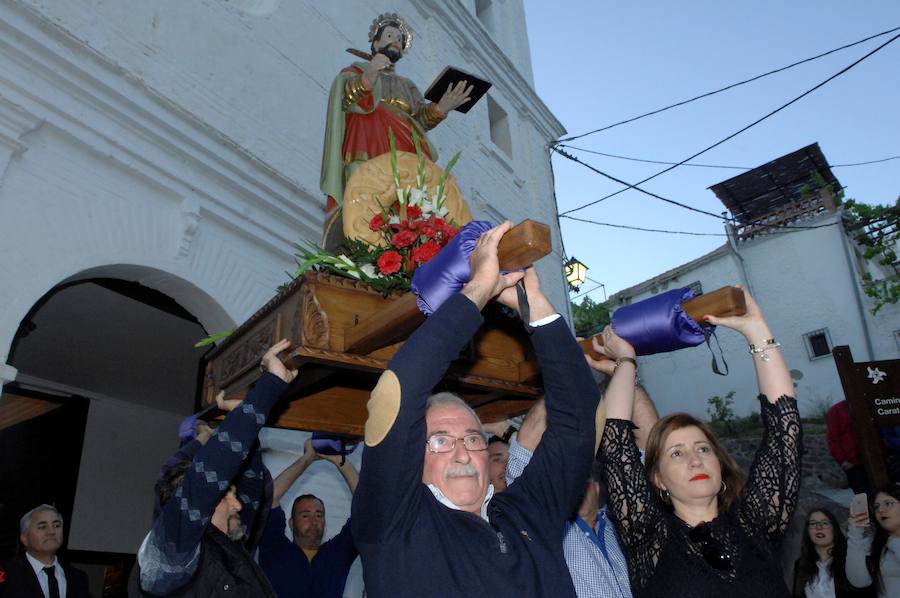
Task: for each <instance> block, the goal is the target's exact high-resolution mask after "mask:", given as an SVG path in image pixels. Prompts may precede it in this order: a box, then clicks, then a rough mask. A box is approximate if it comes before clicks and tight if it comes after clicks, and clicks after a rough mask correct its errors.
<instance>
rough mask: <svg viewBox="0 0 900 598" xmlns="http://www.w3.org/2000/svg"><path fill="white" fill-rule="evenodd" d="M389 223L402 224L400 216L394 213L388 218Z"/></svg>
mask: <svg viewBox="0 0 900 598" xmlns="http://www.w3.org/2000/svg"><path fill="white" fill-rule="evenodd" d="M388 224H400V216H397V215H396V214H392V215H391V217H390V218H388Z"/></svg>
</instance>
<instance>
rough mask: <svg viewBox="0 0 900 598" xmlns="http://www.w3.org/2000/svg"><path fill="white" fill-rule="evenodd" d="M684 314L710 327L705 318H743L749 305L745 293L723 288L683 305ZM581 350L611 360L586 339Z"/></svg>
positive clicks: (597, 337)
mask: <svg viewBox="0 0 900 598" xmlns="http://www.w3.org/2000/svg"><path fill="white" fill-rule="evenodd" d="M681 308H682V309H683V310H684V312H685V313H686V314H687V315H688V316H690V318H691V319H692V320H694V321H695V322H697V323H698V324H700V325H701V326H709V324H707V323H706V322H704V321H703V316H706V315H711V316H718V317H720V318H724V317H726V316H742V315H744V314H745V313H747V304H746V303H745V301H744V293H743V291H741V290H740V289H738V288H736V287H722V288H721V289H717V290H715V291H713V292H712V293H707V294H705V295H700V296H699V297H694V298H693V299H689V300H688V301H685V302H684V303H682V304H681ZM594 338H596V339H597V343H598V344H600V345H602V344H603V337H602V336H601V335H599V334H598V335H597V336H596V337H594ZM578 344H579V345H581V349H582V350H583V351H584V352H585V353H587V354H588V355H590V356H591V358H592V359H597V360H601V359H609V357H607V356H606V355H602V354H600V353H597V352H596V351H594V347H593V345H591V339H589V338H586V339H583V340H580V341H578Z"/></svg>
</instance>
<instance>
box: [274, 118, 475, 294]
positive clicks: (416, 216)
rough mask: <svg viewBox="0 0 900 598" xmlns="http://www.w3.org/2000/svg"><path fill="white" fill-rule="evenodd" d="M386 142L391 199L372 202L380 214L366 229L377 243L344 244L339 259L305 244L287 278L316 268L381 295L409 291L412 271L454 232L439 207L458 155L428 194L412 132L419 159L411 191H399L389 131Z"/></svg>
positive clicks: (420, 157)
mask: <svg viewBox="0 0 900 598" xmlns="http://www.w3.org/2000/svg"><path fill="white" fill-rule="evenodd" d="M388 140H389V142H390V148H391V169H392V171H393V175H394V193H395V196H394V197H391V198H389V200H388V201H387V202H383V201H382V200H381V199H379V198H375V199H376V201H377V202H378V205H379V206H380V210H378V211H376V210H373V211H372V217H371V219H370V220H369V229H370V230H371V231H373V232H376V233H378V235H379V241H378V242H376V243H370V242H368V241H365V240H361V239H345V240H344V241H343V243H341V247H340V252H339V253H333V252H331V251H328V250H326V249H323V248H321V247H319V246H318V245H316V244H315V243H310V242H307V245H308V247H303V246H299V245H298V246H297V269H296V270H295V271H294V273H293V274H292V277H293V278H297V277H298V276H300V275H301V274H303V273H304V272H305V271H306V270H308V269H309V268H312V267H319V268H322V269H325V270H328V271H330V272H333V273H335V274H338V275H340V276H347V277H350V278H355V279H356V280H361V281H363V282H365V283H366V284H368V285H369V286H371V287H372V288H374V289H376V290H378V291H380V292H382V293H385V294H387V293H390V292H392V291H397V290H402V291H405V290H409V285H410V281H411V280H412V275H413V272H415V270H416V268H418V267H419V266H421V265H423V264H427V263H428V262H429V261H430V260H431V259H432V258H433V257H434V256H435V255H437V253H438V252H439V251H440V250H441V249H443V247H444V246H445V245H447V243H448V242H449V241H450V239H452V238H453V237H455V236H456V233H458V232H459V228H458V226H457V224H456V223H455V222H453V221H452V220H448V219H447V209H446V208H445V207H444V199H445V197H446V183H447V177H449V176H450V171H451V170H452V169H453V166H454V165H455V164H456V162H457V160H458V159H459V153H457V154H456V155H455V156H453V158H452V159H451V160H450V162H449V163H448V164H447V168H446V169H445V170H444V173H443V174H442V175H441V178H440V180H439V181H438V184H437V185H436V186H435V187H434V188H432V189H428V188H427V185H426V184H425V155H424V154H423V153H422V149H421V147H420V145H419V139H418V137H417V136H416V134H415V131H413V143H414V144H415V148H416V155H417V156H418V168H417V171H416V185H415V186H414V187H413V186H411V185H410V186H407V187H404V186H403V185H402V184H401V182H400V173H399V170H398V167H397V148H396V144H395V141H394V134H393V132H392V131H388Z"/></svg>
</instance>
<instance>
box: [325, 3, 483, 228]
mask: <svg viewBox="0 0 900 598" xmlns="http://www.w3.org/2000/svg"><path fill="white" fill-rule="evenodd" d="M412 38H413V36H412V31H410V28H409V26H408V25H407V23H406V21H404V20H403V19H402V18H401V17H399V16H398V15H396V14H393V13H388V14H383V15H380V16H379V17H378V18H376V19H375V20H374V21H373V22H372V26H371V28H370V29H369V41H370V42H371V55H369V54H367V53H364V52H360V51H358V50H348V51H349V52H351V53H352V54H354V55H356V56H358V57H361V58H364V59H366V61H365V62H355V63H353V64H352V65H350V66H348V67H347V68H345V69H343V70H342V71H341V72H340V74H338V76H337V77H336V78H335V80H334V83H333V84H332V86H331V94H330V96H329V98H328V114H327V122H326V126H325V145H324V151H323V155H322V175H321V180H320V187H321V189H322V191H323V192H324V193H325V194H326V195H327V196H328V206H327V208H326V210H328V211H330V212H331V211H332V210H333V208H335V207H337V206H341V205H342V204H343V194H344V186H345V184H346V182H347V179H348V178H349V177H350V175H351V174H352V173H353V172H354V171H355V170H356V168H357V167H358V166H359V165H360V164H361V163H362V162H365V161H366V160H369V159H371V158H375V157H377V156H380V155H382V154H385V153H388V152H389V151H390V147H389V144H388V131H389V130H391V131H393V134H394V138H395V141H396V148H397V150H398V151H401V152H411V153H412V152H415V151H416V150H415V147H414V144H413V131H415V132H416V134H417V136H418V138H419V140H420V141H422V151H423V152H424V153H425V155H426V157H427V158H428V159H429V160H431V161H432V162H435V161H436V160H437V157H438V156H437V150H436V149H435V148H434V146H433V145H432V144H431V142H429V141H428V137H427V135H426V131H429V130H431V129H433V128H434V127H436V126H437V125H439V124H440V123H441V122H442V121H443V120H444V119H445V118H446V117H447V114H448V113H449V112H450V111H451V110H454V109H457V108H460V107H462V106H464V105H466V104H467V103H469V102H471V104H474V103H475V101H477V97H474V96H472V91H473V85H471V84H469V83H468V82H467V81H466V80H458V79H457V80H455V81H454V80H453V79H449V81H451V82H452V83H450V84H446V85H444V86H443V92H442V93H441V95H440V96H439V97H438V99H437V101H430V102H429V101H426V99H425V98H424V97H423V96H422V93H421V92H420V91H419V89H418V88H417V87H416V85H415V84H414V83H413V82H412V81H410V80H409V79H407V78H405V77H402V76H400V75H398V74H397V73H396V64H397V62H398V61H399V60H400V59H401V58H402V57H403V55H404V54H405V53H406V52H407V51H408V50H409V49H410V47H411V46H412ZM442 75H443V73H442ZM436 83H439V82H436ZM485 83H486V82H485ZM432 88H435V85H432ZM485 90H486V89H485ZM482 93H483V92H482ZM427 95H431V93H430V92H429V94H427ZM476 95H478V93H477V90H476ZM333 215H334V214H333V213H332V216H333Z"/></svg>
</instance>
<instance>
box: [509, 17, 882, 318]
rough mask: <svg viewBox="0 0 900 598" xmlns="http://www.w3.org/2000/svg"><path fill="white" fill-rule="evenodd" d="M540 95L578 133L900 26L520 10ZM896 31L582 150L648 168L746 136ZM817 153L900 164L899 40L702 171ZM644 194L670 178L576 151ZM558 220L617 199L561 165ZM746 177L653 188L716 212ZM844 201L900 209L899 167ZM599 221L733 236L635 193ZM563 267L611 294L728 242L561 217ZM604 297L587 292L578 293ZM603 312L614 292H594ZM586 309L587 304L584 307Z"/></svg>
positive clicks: (868, 180)
mask: <svg viewBox="0 0 900 598" xmlns="http://www.w3.org/2000/svg"><path fill="white" fill-rule="evenodd" d="M525 7H526V13H527V19H528V35H529V40H530V44H531V52H532V62H533V69H534V78H535V87H536V89H537V92H538V94H539V95H540V96H541V98H542V99H543V100H544V102H545V103H546V104H547V106H549V108H550V109H551V110H552V111H553V113H554V114H555V115H556V117H557V118H558V119H559V120H560V121H561V122H562V123H563V125H564V126H565V127H566V129H567V130H568V132H569V135H574V134H579V133H584V132H587V131H589V130H592V129H595V128H598V127H601V126H605V125H608V124H611V123H614V122H617V121H620V120H623V119H625V118H629V117H632V116H636V115H638V114H641V113H643V112H648V111H650V110H654V109H657V108H660V107H663V106H666V105H668V104H672V103H675V102H677V101H680V100H683V99H687V98H690V97H692V96H695V95H699V94H700V93H703V92H706V91H711V90H713V89H717V88H719V87H723V86H725V85H727V84H730V83H734V82H737V81H740V80H743V79H747V78H750V77H752V76H755V75H758V74H761V73H763V72H765V71H769V70H772V69H775V68H778V67H781V66H785V65H787V64H790V63H792V62H795V61H798V60H801V59H804V58H807V57H811V56H814V55H816V54H819V53H822V52H825V51H828V50H831V49H833V48H836V47H838V46H842V45H844V44H848V43H851V42H855V41H857V40H860V39H862V38H865V37H868V36H870V35H873V34H876V33H879V32H882V31H885V30H888V29H892V28H894V27H900V1H897V0H879V1H872V2H867V1H859V2H839V1H836V0H819V1H813V0H797V1H792V2H783V1H775V0H762V1H755V2H736V1H730V2H729V1H722V0H692V1H691V2H670V1H664V0H648V1H644V2H608V1H562V2H545V1H543V0H525ZM897 33H900V31H898V32H895V33H893V34H890V35H886V36H882V37H879V38H876V39H873V40H871V41H868V42H866V43H865V44H862V45H858V46H854V47H853V48H849V49H846V50H842V51H840V52H837V53H834V54H832V55H830V56H827V57H825V58H821V59H819V60H816V61H813V62H810V63H807V64H804V65H801V66H799V67H795V68H793V69H790V70H788V71H785V72H783V73H780V74H776V75H772V76H770V77H766V78H765V79H762V80H760V81H757V82H754V83H750V84H747V85H744V86H741V87H738V88H736V89H733V90H730V91H727V92H723V93H721V94H718V95H715V96H713V97H711V98H707V99H704V100H700V101H697V102H694V103H692V104H689V105H687V106H683V107H680V108H675V109H673V110H670V111H668V112H665V113H663V114H659V115H656V116H651V117H648V118H645V119H642V120H640V121H638V122H635V123H631V124H627V125H622V126H620V127H617V128H614V129H611V130H609V131H606V132H603V133H597V134H595V135H591V136H588V137H585V138H583V139H579V140H577V141H572V142H571V144H572V145H575V146H578V147H582V148H587V149H592V150H596V151H601V152H604V153H612V154H620V155H624V156H631V157H637V158H643V159H651V160H661V161H670V162H678V161H681V160H683V159H684V158H686V157H688V156H690V155H691V154H693V153H695V152H697V151H699V150H701V149H703V148H705V147H707V146H709V145H711V144H712V143H714V142H716V141H718V140H720V139H721V138H723V137H726V136H727V135H730V134H731V133H733V132H734V131H737V130H738V129H740V128H742V127H744V126H746V125H748V124H750V123H751V122H753V121H754V120H756V119H757V118H759V117H761V116H763V115H765V114H766V113H768V112H769V111H771V110H773V109H774V108H777V107H778V106H780V105H782V104H784V103H786V102H787V101H789V100H791V99H793V98H794V97H796V96H798V95H800V94H801V93H803V92H804V91H806V90H807V89H809V88H811V87H813V86H815V85H817V84H818V83H820V82H821V81H823V80H824V79H826V78H828V77H829V76H831V75H833V74H834V73H836V72H838V71H839V70H841V69H842V68H844V67H846V66H847V65H849V64H850V63H852V62H853V61H855V60H856V59H858V58H860V57H861V56H863V55H864V54H866V53H868V52H869V51H871V50H873V49H874V48H876V47H877V46H878V45H880V44H882V43H884V42H885V41H887V40H889V39H890V38H891V37H893V35H896V34H897ZM813 142H818V143H819V145H820V147H821V148H822V151H823V152H824V154H825V157H826V158H827V159H828V161H829V163H830V164H845V163H852V162H863V161H868V160H876V159H880V158H884V157H888V156H896V155H900V39H898V40H896V41H894V42H893V43H891V44H889V45H888V46H887V47H885V48H884V49H882V50H881V51H879V52H877V53H876V54H874V55H873V56H871V57H870V58H868V59H866V60H865V61H863V62H862V63H860V64H859V65H858V66H856V67H854V68H853V69H851V70H850V71H848V72H847V73H845V74H843V75H841V76H840V77H838V78H837V79H835V80H833V81H832V82H830V83H828V84H827V85H826V86H825V87H823V88H821V89H819V90H817V91H815V92H813V93H812V94H811V95H809V96H807V97H805V98H803V99H801V100H800V101H798V102H797V103H795V104H793V105H792V106H790V107H788V108H787V109H785V110H783V111H782V112H780V113H778V114H776V115H775V116H773V117H771V118H769V119H768V120H766V121H764V122H763V123H761V124H759V125H757V126H755V127H753V128H752V129H750V130H748V131H747V132H745V133H743V134H741V135H739V136H738V137H736V138H734V139H732V140H731V141H728V142H726V143H725V144H723V145H721V146H719V147H717V148H715V149H713V150H711V151H709V152H707V153H706V154H704V155H703V156H701V157H699V158H697V159H696V160H695V162H697V163H703V164H721V165H734V166H749V167H754V166H758V165H760V164H763V163H765V162H768V161H769V160H772V159H775V158H777V157H779V156H782V155H784V154H786V153H789V152H791V151H794V150H797V149H800V148H801V147H804V146H806V145H808V144H810V143H813ZM573 153H575V154H576V155H578V156H579V157H580V158H582V159H584V160H585V161H587V162H589V163H591V164H593V165H595V166H596V167H597V168H599V169H601V170H603V171H605V172H607V173H609V174H611V175H613V176H616V177H618V178H620V179H623V180H626V181H629V182H632V183H634V182H637V181H639V180H641V179H643V178H645V177H647V176H650V175H651V174H654V173H655V172H657V171H659V170H662V169H663V168H664V166H662V165H653V164H642V163H637V162H629V161H625V160H620V159H614V158H607V157H602V156H596V155H590V154H586V153H580V152H573ZM553 166H554V171H555V177H556V192H557V201H558V204H559V210H560V212H563V211H565V210H568V209H571V208H574V207H576V206H578V205H581V204H584V203H586V202H588V201H591V200H593V199H598V198H600V197H602V196H604V195H606V194H608V193H611V192H613V191H616V190H618V189H620V188H621V185H618V184H616V183H614V182H612V181H609V180H607V179H604V178H602V177H601V176H599V175H597V174H594V173H592V172H590V171H588V170H587V169H585V168H583V167H582V166H579V165H577V164H574V163H572V162H570V161H568V160H566V159H564V158H561V157H559V156H556V157H554V158H553ZM740 172H742V171H739V170H726V169H717V168H716V169H714V168H693V167H685V166H682V167H679V168H676V169H675V170H673V171H671V172H669V173H667V174H664V175H662V176H660V177H658V178H656V179H654V180H652V181H650V182H648V183H646V184H644V185H643V187H644V188H645V189H647V190H648V191H652V192H654V193H657V194H659V195H662V196H664V197H668V198H671V199H674V200H677V201H680V202H682V203H685V204H689V205H691V206H694V207H697V208H700V209H703V210H708V211H711V212H715V213H719V212H721V211H722V210H723V209H724V207H723V206H722V204H721V203H720V202H719V201H718V199H717V198H716V197H715V195H714V194H713V193H712V192H711V191H709V190H708V189H707V188H708V187H709V186H711V185H714V184H716V183H718V182H721V181H724V180H726V179H728V178H731V177H732V176H735V175H737V174H739V173H740ZM834 173H835V175H836V176H837V178H838V180H839V181H840V182H841V183H842V184H843V185H844V186H845V187H846V194H847V197H852V198H855V199H857V200H860V201H865V202H868V203H893V202H894V200H895V199H896V198H897V196H898V195H900V160H893V161H890V162H884V163H881V164H872V165H867V166H856V167H847V168H835V169H834ZM573 215H574V216H578V217H581V218H588V219H592V220H597V221H601V222H609V223H614V224H624V225H632V226H643V227H648V228H662V229H672V230H683V231H691V232H703V233H722V232H723V229H722V224H721V222H720V221H717V220H716V219H714V218H711V217H709V216H704V215H701V214H696V213H692V212H689V211H687V210H684V209H681V208H677V207H675V206H671V205H668V204H665V203H663V202H661V201H659V200H657V199H653V198H650V197H648V196H646V195H643V194H641V193H639V192H637V191H634V190H629V191H626V192H624V193H621V194H619V195H617V196H615V197H612V198H610V199H608V200H606V201H604V202H602V203H600V204H597V205H595V206H592V207H590V208H587V209H584V210H581V211H580V212H577V213H575V214H573ZM562 231H563V239H564V242H565V245H566V249H567V252H568V254H569V255H570V256H571V255H574V256H576V257H577V258H578V259H579V260H580V261H582V262H584V263H585V264H587V266H588V267H589V268H590V270H589V272H588V276H589V277H590V278H592V279H594V280H596V281H598V282H601V283H604V284H605V286H606V292H607V293H608V294H611V293H613V292H615V291H617V290H621V289H623V288H626V287H628V286H630V285H632V284H636V283H638V282H641V281H643V280H646V279H647V278H650V277H652V276H654V275H656V274H659V273H660V272H663V271H665V270H667V269H670V268H673V267H675V266H678V265H679V264H682V263H684V262H686V261H689V260H691V259H694V258H696V257H699V256H701V255H703V254H704V253H706V252H708V251H711V250H713V249H714V248H716V247H717V246H719V245H720V244H721V243H722V242H723V238H722V237H714V236H709V237H692V236H683V235H666V234H658V233H647V232H637V231H627V230H618V229H612V228H608V227H598V226H596V225H592V224H583V223H578V222H573V221H570V220H566V219H563V220H562ZM593 286H595V285H594V284H593V283H590V282H589V283H588V284H586V285H585V286H584V287H583V288H582V291H586V290H588V289H590V288H591V287H593ZM590 296H591V297H592V298H594V299H596V300H602V299H603V290H602V289H598V290H596V291H594V292H592V293H591V294H590ZM579 300H580V299H579Z"/></svg>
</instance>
